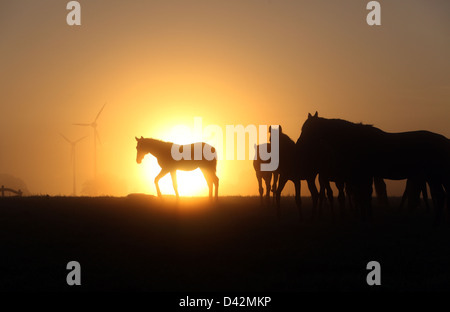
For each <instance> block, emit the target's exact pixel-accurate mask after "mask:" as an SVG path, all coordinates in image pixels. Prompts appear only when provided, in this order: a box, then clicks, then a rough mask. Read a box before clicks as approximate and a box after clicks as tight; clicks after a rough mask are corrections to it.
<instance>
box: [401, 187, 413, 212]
mask: <svg viewBox="0 0 450 312" xmlns="http://www.w3.org/2000/svg"><path fill="white" fill-rule="evenodd" d="M410 184H411V182H410V181H409V179H408V180H406V187H405V191H404V192H403V196H402V201H401V202H400V206H399V207H398V210H399V211H402V210H403V207H404V205H405V202H406V199H407V198H408V192H409V191H408V189H409V188H410V187H411V186H410Z"/></svg>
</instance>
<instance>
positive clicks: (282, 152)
mask: <svg viewBox="0 0 450 312" xmlns="http://www.w3.org/2000/svg"><path fill="white" fill-rule="evenodd" d="M276 131H278V132H279V157H280V158H279V165H278V169H277V171H278V173H279V181H278V187H277V189H276V204H277V215H278V217H280V214H281V207H280V206H281V204H280V201H281V192H282V191H283V188H284V186H285V185H286V183H287V181H289V180H290V181H292V182H294V185H295V202H296V204H297V209H298V212H299V217H300V219H301V217H302V209H301V197H300V186H301V184H300V181H301V180H306V181H307V183H308V188H309V191H310V192H311V198H312V201H313V209H314V210H315V209H316V207H317V202H318V198H319V192H318V191H317V187H316V183H315V179H316V175H317V173H315V172H312V171H311V170H309V169H308V168H304V167H302V166H300V165H299V164H298V163H297V161H296V160H297V154H298V153H301V152H302V151H301V150H298V149H297V146H296V144H295V142H294V141H292V139H291V138H290V137H289V136H287V135H286V134H285V133H283V132H282V130H281V127H279V128H278V130H276Z"/></svg>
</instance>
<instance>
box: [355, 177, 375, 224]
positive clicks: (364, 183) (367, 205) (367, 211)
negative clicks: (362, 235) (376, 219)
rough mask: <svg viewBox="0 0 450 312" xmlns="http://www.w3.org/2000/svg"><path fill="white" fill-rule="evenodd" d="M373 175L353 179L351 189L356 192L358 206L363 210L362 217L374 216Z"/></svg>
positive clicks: (364, 218)
mask: <svg viewBox="0 0 450 312" xmlns="http://www.w3.org/2000/svg"><path fill="white" fill-rule="evenodd" d="M372 181H373V179H372V177H370V178H362V179H357V180H356V181H352V183H351V189H352V192H354V196H355V202H356V206H357V208H359V209H360V210H361V218H362V219H363V220H366V218H371V216H372Z"/></svg>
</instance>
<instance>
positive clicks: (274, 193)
mask: <svg viewBox="0 0 450 312" xmlns="http://www.w3.org/2000/svg"><path fill="white" fill-rule="evenodd" d="M272 175H273V184H272V197H273V203H274V204H275V200H276V196H275V195H276V192H277V184H278V177H279V173H278V172H274V173H273V174H272Z"/></svg>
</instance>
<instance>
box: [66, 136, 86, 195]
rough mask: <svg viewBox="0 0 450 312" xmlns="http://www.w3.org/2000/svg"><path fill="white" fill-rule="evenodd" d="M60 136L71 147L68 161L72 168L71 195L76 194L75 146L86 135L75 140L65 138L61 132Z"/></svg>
mask: <svg viewBox="0 0 450 312" xmlns="http://www.w3.org/2000/svg"><path fill="white" fill-rule="evenodd" d="M60 134H61V133H60ZM61 136H62V137H63V138H64V140H66V141H67V142H68V143H69V144H70V145H71V146H72V147H71V149H70V161H71V162H72V170H73V196H76V195H77V183H76V170H75V168H76V167H75V165H76V161H75V156H76V154H75V147H76V146H77V143H78V142H80V141H81V140H83V139H85V138H86V137H85V136H84V137H82V138H80V139H78V140H76V141H71V140H69V139H68V138H66V137H65V136H64V135H62V134H61Z"/></svg>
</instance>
